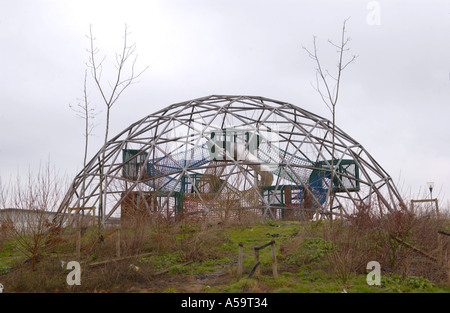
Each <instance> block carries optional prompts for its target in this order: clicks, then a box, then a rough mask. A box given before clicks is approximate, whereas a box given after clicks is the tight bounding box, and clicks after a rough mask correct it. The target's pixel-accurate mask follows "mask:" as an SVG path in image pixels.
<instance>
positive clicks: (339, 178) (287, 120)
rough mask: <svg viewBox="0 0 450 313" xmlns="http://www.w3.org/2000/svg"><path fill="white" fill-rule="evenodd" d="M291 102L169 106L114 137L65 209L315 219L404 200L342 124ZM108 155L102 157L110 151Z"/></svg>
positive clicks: (248, 99)
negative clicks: (92, 208)
mask: <svg viewBox="0 0 450 313" xmlns="http://www.w3.org/2000/svg"><path fill="white" fill-rule="evenodd" d="M334 135H335V136H334V137H335V139H334V153H333V140H332V138H333V125H332V123H331V122H330V121H329V120H327V119H325V118H323V117H320V116H318V115H316V114H313V113H311V112H308V111H306V110H303V109H301V108H299V107H297V106H294V105H292V104H289V103H285V102H281V101H276V100H272V99H267V98H264V97H253V96H219V95H213V96H208V97H203V98H198V99H194V100H190V101H185V102H181V103H177V104H173V105H170V106H168V107H166V108H165V109H163V110H160V111H158V112H156V113H153V114H150V115H148V116H146V117H144V118H143V119H141V120H139V121H137V122H135V123H133V124H132V125H130V126H129V127H128V128H127V129H125V130H124V131H122V132H121V133H120V134H118V135H117V136H115V137H114V138H112V139H111V140H109V142H108V143H107V144H106V145H105V146H104V147H102V149H100V151H99V152H98V153H97V154H96V155H95V156H94V157H93V158H92V160H91V161H90V162H89V163H88V164H87V166H86V167H85V168H84V169H83V170H82V171H81V172H80V173H79V174H78V175H77V176H76V177H75V179H74V181H73V184H72V186H71V189H70V190H69V191H68V193H67V195H66V197H65V199H64V201H63V203H62V204H61V207H60V208H59V212H60V213H62V212H65V211H66V210H67V209H68V208H69V207H81V208H82V207H97V208H99V213H100V216H101V220H102V222H105V221H107V220H108V219H109V218H110V217H112V216H119V215H120V216H121V218H122V219H126V218H127V217H128V216H135V215H144V216H150V215H154V214H158V215H159V216H160V217H161V216H162V217H164V218H166V219H167V220H172V219H177V218H183V217H184V218H187V217H189V218H196V219H219V220H224V219H231V218H236V219H239V218H241V217H243V216H249V215H250V216H262V217H267V218H273V219H303V220H304V219H311V218H313V216H326V217H330V216H332V215H335V214H338V215H341V216H346V215H349V214H352V212H354V211H355V210H357V209H359V208H361V207H365V208H370V209H372V210H376V211H377V212H379V213H380V214H383V213H384V212H389V211H393V210H397V209H398V208H400V207H401V206H402V205H403V201H402V199H401V197H400V195H399V193H398V191H397V190H396V188H395V186H394V185H393V183H392V180H391V178H390V177H389V175H388V174H387V173H386V172H385V171H384V170H383V169H382V168H381V166H380V165H379V164H378V163H377V162H376V161H375V160H374V159H373V158H372V157H371V156H370V155H369V154H368V153H367V151H366V150H365V149H364V148H363V147H362V146H361V145H360V144H359V143H358V142H356V141H355V140H354V139H352V138H351V137H350V136H349V135H347V134H346V133H345V132H344V131H342V130H341V129H340V128H338V127H335V130H334ZM103 152H104V155H105V158H104V159H103V158H102V155H103Z"/></svg>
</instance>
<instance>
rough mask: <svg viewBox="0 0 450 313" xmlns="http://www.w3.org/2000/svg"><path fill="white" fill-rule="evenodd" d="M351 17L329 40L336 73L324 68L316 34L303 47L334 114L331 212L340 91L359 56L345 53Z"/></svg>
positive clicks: (317, 83)
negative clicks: (344, 76)
mask: <svg viewBox="0 0 450 313" xmlns="http://www.w3.org/2000/svg"><path fill="white" fill-rule="evenodd" d="M348 20H349V19H348V18H347V19H345V20H344V22H343V25H342V33H341V39H340V42H339V43H338V44H336V43H334V42H333V41H332V40H330V39H329V40H328V43H329V44H330V45H331V46H333V47H335V48H336V49H337V50H336V52H337V53H338V62H337V71H336V73H335V74H331V73H330V72H329V71H328V69H326V68H324V67H323V66H322V64H321V61H320V58H319V55H318V48H317V43H316V39H317V38H316V36H313V50H312V51H311V50H309V49H307V48H305V47H304V46H302V48H303V49H304V50H305V51H306V52H307V54H308V56H309V57H310V58H311V59H312V60H313V61H314V63H315V65H316V68H315V71H316V83H315V84H312V86H313V88H314V89H315V90H316V91H317V92H318V93H319V95H320V97H321V99H322V101H323V102H324V103H325V105H326V106H327V107H328V109H329V110H330V112H331V115H332V123H333V125H332V134H331V137H332V148H331V167H330V168H331V181H330V188H329V199H330V213H331V210H332V209H333V196H334V193H333V190H332V189H333V188H332V187H333V182H334V176H335V164H334V163H335V161H334V159H335V125H336V105H337V103H338V99H339V91H340V87H341V79H342V72H343V71H344V70H345V69H346V68H347V66H348V65H350V64H351V63H353V62H354V61H355V59H356V58H357V56H356V55H353V56H351V57H350V58H348V59H345V58H344V54H346V52H348V51H349V50H350V49H349V48H348V43H349V41H350V38H349V37H347V36H346V34H345V33H346V30H345V27H346V23H347V21H348Z"/></svg>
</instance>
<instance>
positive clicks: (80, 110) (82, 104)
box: [69, 70, 97, 197]
mask: <svg viewBox="0 0 450 313" xmlns="http://www.w3.org/2000/svg"><path fill="white" fill-rule="evenodd" d="M69 107H70V108H71V109H72V110H73V111H74V112H75V113H76V115H77V117H79V118H81V119H83V120H84V132H83V136H84V156H83V169H84V168H85V167H86V163H87V156H88V147H89V136H91V134H92V131H93V129H94V127H95V124H94V123H93V120H94V118H95V116H96V115H97V113H96V112H95V108H93V107H91V105H90V103H89V100H88V91H87V70H85V71H84V84H83V98H82V99H80V101H79V102H78V104H77V106H76V107H73V106H71V105H69ZM85 181H86V178H84V179H83V186H82V190H81V195H80V196H81V197H84V192H85V189H86V186H85Z"/></svg>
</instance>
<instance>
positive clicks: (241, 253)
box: [238, 240, 278, 279]
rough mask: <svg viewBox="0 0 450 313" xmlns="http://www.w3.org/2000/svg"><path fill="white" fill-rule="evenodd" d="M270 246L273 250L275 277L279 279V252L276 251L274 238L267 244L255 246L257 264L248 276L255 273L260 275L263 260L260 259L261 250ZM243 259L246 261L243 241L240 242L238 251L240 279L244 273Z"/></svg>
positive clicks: (257, 275)
mask: <svg viewBox="0 0 450 313" xmlns="http://www.w3.org/2000/svg"><path fill="white" fill-rule="evenodd" d="M268 246H270V247H271V250H272V273H273V278H274V279H277V278H278V265H277V253H276V249H275V241H274V240H272V241H271V242H268V243H266V244H265V245H262V246H260V247H254V248H253V250H254V255H255V265H254V266H253V269H252V271H251V272H250V274H249V275H248V277H247V278H251V277H252V276H253V275H255V277H259V276H260V274H261V268H260V265H261V262H260V260H259V251H260V250H262V249H264V248H267V247H268ZM243 261H244V245H243V244H242V242H240V243H239V253H238V279H241V278H242V274H243Z"/></svg>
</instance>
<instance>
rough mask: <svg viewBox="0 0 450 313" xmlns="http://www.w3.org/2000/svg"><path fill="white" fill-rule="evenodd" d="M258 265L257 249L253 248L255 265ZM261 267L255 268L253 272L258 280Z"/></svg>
mask: <svg viewBox="0 0 450 313" xmlns="http://www.w3.org/2000/svg"><path fill="white" fill-rule="evenodd" d="M258 263H259V249H258V247H255V264H258ZM260 268H261V266H257V267H256V270H255V277H256V278H259V276H260V274H261V269H260Z"/></svg>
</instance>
